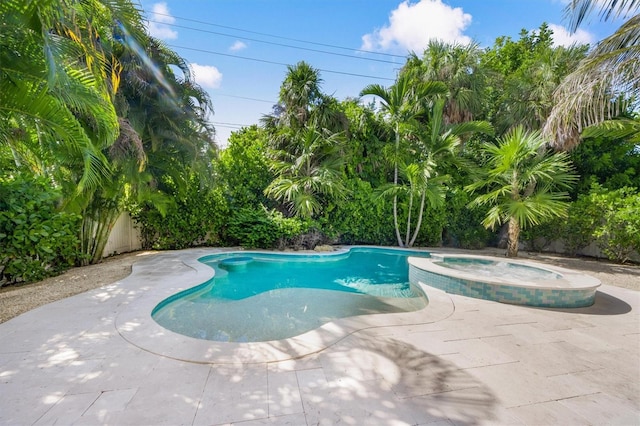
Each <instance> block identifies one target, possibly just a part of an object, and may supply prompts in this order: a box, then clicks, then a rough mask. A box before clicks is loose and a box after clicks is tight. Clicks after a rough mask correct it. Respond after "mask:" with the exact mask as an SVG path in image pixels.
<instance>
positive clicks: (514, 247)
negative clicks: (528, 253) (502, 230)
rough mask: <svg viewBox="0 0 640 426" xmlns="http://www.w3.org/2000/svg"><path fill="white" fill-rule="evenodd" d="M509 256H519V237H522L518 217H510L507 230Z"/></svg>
mask: <svg viewBox="0 0 640 426" xmlns="http://www.w3.org/2000/svg"><path fill="white" fill-rule="evenodd" d="M507 236H508V239H507V257H518V239H519V238H520V224H519V223H518V221H517V220H516V218H514V217H511V218H509V228H508V231H507Z"/></svg>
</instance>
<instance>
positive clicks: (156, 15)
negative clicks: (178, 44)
mask: <svg viewBox="0 0 640 426" xmlns="http://www.w3.org/2000/svg"><path fill="white" fill-rule="evenodd" d="M149 19H150V20H151V21H154V22H150V21H148V22H147V24H148V29H149V34H150V35H151V36H153V37H156V38H159V39H161V40H174V39H176V38H178V32H177V31H174V30H172V29H171V27H169V26H168V25H165V24H173V23H174V22H175V21H176V18H174V17H173V16H171V13H169V8H168V7H167V4H166V3H155V4H154V5H153V6H151V16H150V17H149Z"/></svg>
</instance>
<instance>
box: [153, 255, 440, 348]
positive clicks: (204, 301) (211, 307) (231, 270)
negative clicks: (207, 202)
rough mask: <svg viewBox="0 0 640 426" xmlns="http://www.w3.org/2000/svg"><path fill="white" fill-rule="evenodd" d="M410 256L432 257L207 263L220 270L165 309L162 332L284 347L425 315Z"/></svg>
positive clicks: (212, 259) (222, 259) (219, 259)
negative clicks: (309, 337) (348, 328)
mask: <svg viewBox="0 0 640 426" xmlns="http://www.w3.org/2000/svg"><path fill="white" fill-rule="evenodd" d="M409 256H422V257H428V256H429V253H427V252H424V251H410V250H397V249H380V248H352V249H351V250H349V251H348V252H346V253H341V254H328V255H297V254H274V253H249V252H235V253H225V254H219V255H211V256H206V257H203V258H201V259H199V260H200V261H201V262H203V263H205V264H207V265H209V266H211V267H212V268H213V269H214V270H215V276H214V277H213V279H211V280H210V281H208V282H206V283H203V284H202V285H200V286H197V287H194V288H192V289H189V290H186V291H183V292H181V293H178V294H176V295H174V296H172V297H170V298H168V299H165V300H164V301H162V302H161V303H160V304H159V305H158V306H157V307H156V308H155V309H154V310H153V312H152V317H153V319H154V320H155V321H156V322H157V323H158V324H160V325H161V326H163V327H165V328H167V329H169V330H171V331H174V332H176V333H180V334H183V335H187V336H191V337H195V338H198V339H206V340H214V341H229V342H262V341H269V340H280V339H285V338H289V337H293V336H297V335H299V334H302V333H305V332H307V331H310V330H313V329H315V328H318V327H320V326H321V325H323V324H325V323H327V322H330V321H333V320H335V319H339V318H345V317H351V316H357V315H365V314H377V313H393V312H410V311H415V310H418V309H422V308H424V307H425V306H426V304H427V299H426V297H425V295H424V293H422V291H421V290H419V289H416V288H415V287H413V286H411V285H410V284H409V277H408V270H409V267H408V262H407V258H408V257H409Z"/></svg>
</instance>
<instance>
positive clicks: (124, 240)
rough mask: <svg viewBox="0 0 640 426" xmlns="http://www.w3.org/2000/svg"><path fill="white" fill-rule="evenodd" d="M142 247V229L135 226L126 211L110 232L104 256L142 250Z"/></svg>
mask: <svg viewBox="0 0 640 426" xmlns="http://www.w3.org/2000/svg"><path fill="white" fill-rule="evenodd" d="M141 248H142V243H141V238H140V230H139V229H138V228H137V227H136V226H135V222H134V221H133V219H131V216H129V213H127V212H124V213H122V214H121V215H120V217H119V218H118V220H117V221H116V223H115V225H114V226H113V229H112V230H111V233H110V234H109V239H108V240H107V245H106V246H105V247H104V251H103V252H102V257H108V256H112V255H114V254H118V253H126V252H129V251H135V250H140V249H141Z"/></svg>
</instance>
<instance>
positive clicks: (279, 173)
mask: <svg viewBox="0 0 640 426" xmlns="http://www.w3.org/2000/svg"><path fill="white" fill-rule="evenodd" d="M295 142H296V149H295V150H291V151H279V154H280V157H281V160H280V161H274V162H273V163H272V164H271V169H272V171H273V172H274V173H275V174H276V178H275V179H274V180H273V181H272V182H271V183H270V184H269V185H268V186H267V188H266V189H265V191H264V192H265V195H267V196H271V197H273V198H275V199H276V200H279V201H283V202H285V203H286V204H288V206H289V208H290V211H291V212H292V213H293V214H295V215H297V216H302V217H305V218H311V217H313V216H315V215H316V214H318V213H320V212H321V211H322V201H321V197H322V196H329V197H336V198H341V197H343V196H344V195H345V193H346V188H345V187H344V185H343V182H342V176H343V171H344V159H343V156H342V155H340V154H341V145H342V144H343V142H344V136H343V135H342V134H340V133H333V134H330V135H329V136H325V135H323V134H322V133H321V132H320V131H318V130H316V129H314V128H310V127H307V128H305V129H304V130H302V131H301V132H298V133H297V134H296V138H295Z"/></svg>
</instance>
